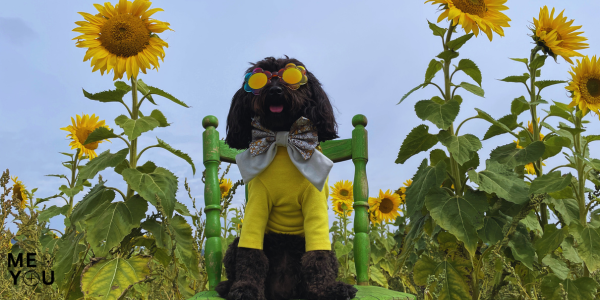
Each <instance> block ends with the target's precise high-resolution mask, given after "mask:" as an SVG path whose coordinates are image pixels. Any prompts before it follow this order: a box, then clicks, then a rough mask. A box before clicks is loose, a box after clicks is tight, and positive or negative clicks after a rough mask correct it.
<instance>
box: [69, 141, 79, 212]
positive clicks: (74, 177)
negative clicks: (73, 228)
mask: <svg viewBox="0 0 600 300" xmlns="http://www.w3.org/2000/svg"><path fill="white" fill-rule="evenodd" d="M79 153H81V149H77V153H75V158H74V159H73V164H72V165H71V184H70V188H74V187H75V179H76V177H77V176H76V175H75V173H76V172H77V160H78V159H79ZM74 198H75V197H73V196H70V197H69V210H68V211H67V215H66V216H67V217H70V216H71V212H72V211H73V199H74Z"/></svg>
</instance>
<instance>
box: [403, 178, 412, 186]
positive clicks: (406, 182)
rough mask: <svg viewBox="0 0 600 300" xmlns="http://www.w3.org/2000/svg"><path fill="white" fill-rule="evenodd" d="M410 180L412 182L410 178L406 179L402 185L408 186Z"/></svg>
mask: <svg viewBox="0 0 600 300" xmlns="http://www.w3.org/2000/svg"><path fill="white" fill-rule="evenodd" d="M412 182H413V181H412V179H408V180H406V181H405V182H404V186H405V187H409V186H410V185H411V184H412Z"/></svg>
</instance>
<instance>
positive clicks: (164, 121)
mask: <svg viewBox="0 0 600 300" xmlns="http://www.w3.org/2000/svg"><path fill="white" fill-rule="evenodd" d="M150 116H151V117H153V118H154V119H156V121H158V123H159V124H160V125H158V127H167V126H169V125H171V124H169V123H167V118H166V117H165V115H163V113H162V112H161V111H160V110H158V109H155V110H153V111H152V112H151V113H150Z"/></svg>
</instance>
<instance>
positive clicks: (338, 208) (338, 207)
mask: <svg viewBox="0 0 600 300" xmlns="http://www.w3.org/2000/svg"><path fill="white" fill-rule="evenodd" d="M332 200H333V201H332V202H333V211H334V212H335V214H336V215H338V216H342V215H343V214H344V207H343V206H342V205H344V204H345V205H346V216H347V217H349V216H351V215H352V211H353V210H354V208H353V207H352V201H346V200H335V199H332Z"/></svg>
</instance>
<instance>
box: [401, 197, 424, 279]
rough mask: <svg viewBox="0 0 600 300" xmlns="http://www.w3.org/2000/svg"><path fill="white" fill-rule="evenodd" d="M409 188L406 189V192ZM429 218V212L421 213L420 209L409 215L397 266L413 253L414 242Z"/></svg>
mask: <svg viewBox="0 0 600 300" xmlns="http://www.w3.org/2000/svg"><path fill="white" fill-rule="evenodd" d="M408 190H409V189H407V192H408ZM428 220H429V214H425V215H424V216H423V215H421V213H420V211H417V212H416V213H414V214H412V215H410V224H409V227H410V230H409V231H408V233H407V234H406V237H405V238H404V244H403V245H402V252H400V256H399V257H398V260H399V261H400V262H401V265H400V266H399V268H400V269H401V268H402V267H403V266H404V263H405V262H406V259H407V258H408V257H409V256H410V255H411V254H412V253H414V247H415V242H416V241H417V239H418V238H420V237H421V234H423V228H424V225H425V223H426V222H427V221H428Z"/></svg>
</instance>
